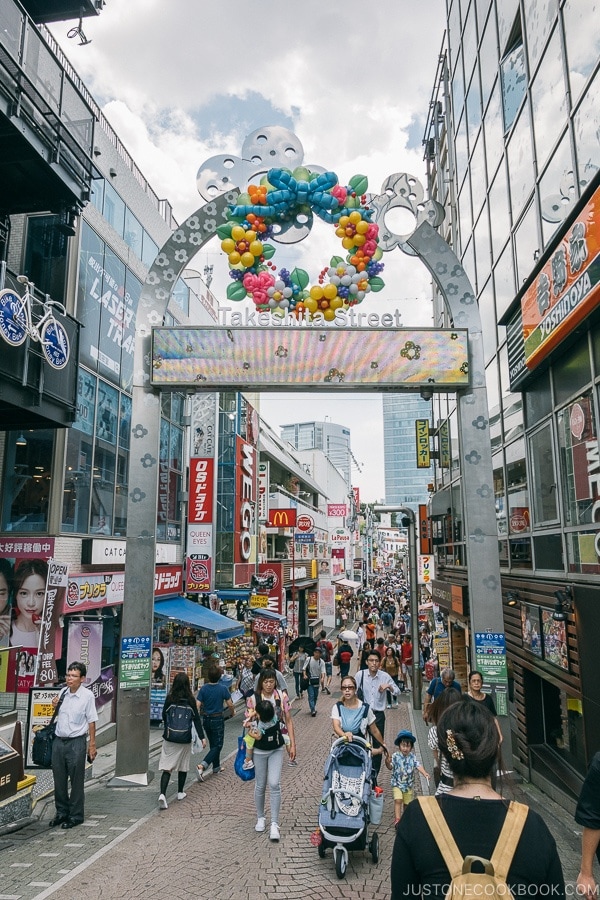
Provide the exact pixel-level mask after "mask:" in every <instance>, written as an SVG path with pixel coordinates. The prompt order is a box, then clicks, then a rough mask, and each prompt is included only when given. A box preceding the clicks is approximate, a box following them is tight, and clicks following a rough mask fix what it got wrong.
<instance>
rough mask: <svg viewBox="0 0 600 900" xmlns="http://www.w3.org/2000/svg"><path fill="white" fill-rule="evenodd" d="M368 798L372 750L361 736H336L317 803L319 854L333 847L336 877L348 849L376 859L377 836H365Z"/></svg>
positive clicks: (342, 871)
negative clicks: (320, 796)
mask: <svg viewBox="0 0 600 900" xmlns="http://www.w3.org/2000/svg"><path fill="white" fill-rule="evenodd" d="M370 797H371V749H370V744H368V743H367V741H365V740H364V739H363V738H361V737H356V736H355V737H353V739H352V741H347V740H346V739H345V738H339V739H338V740H337V741H334V742H333V744H332V745H331V751H330V753H329V756H328V757H327V760H326V762H325V777H324V785H323V796H322V798H321V804H320V806H319V831H320V837H321V841H320V843H319V844H318V850H319V856H320V857H321V859H323V857H324V856H325V851H326V850H327V848H328V847H333V860H334V863H335V872H336V875H337V877H338V878H343V877H344V875H345V874H346V868H347V866H348V850H365V849H366V850H368V851H369V853H370V854H371V856H372V858H373V862H374V863H376V862H377V861H378V860H379V835H378V834H377V833H376V832H374V833H373V834H372V836H371V839H370V840H369V838H368V826H369V800H370Z"/></svg>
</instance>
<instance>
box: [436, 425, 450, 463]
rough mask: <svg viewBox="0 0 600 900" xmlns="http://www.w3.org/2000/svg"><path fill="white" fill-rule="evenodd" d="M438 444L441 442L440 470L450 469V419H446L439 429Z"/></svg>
mask: <svg viewBox="0 0 600 900" xmlns="http://www.w3.org/2000/svg"><path fill="white" fill-rule="evenodd" d="M438 442H439V451H440V459H439V463H440V468H442V469H449V468H450V463H451V459H450V428H449V426H448V419H446V420H445V421H444V422H442V424H441V425H440V427H439V430H438Z"/></svg>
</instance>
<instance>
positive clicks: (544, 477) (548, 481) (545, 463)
mask: <svg viewBox="0 0 600 900" xmlns="http://www.w3.org/2000/svg"><path fill="white" fill-rule="evenodd" d="M529 462H530V466H531V493H532V499H533V521H534V525H536V526H539V525H547V524H549V523H551V522H557V521H558V501H557V495H558V490H557V484H556V472H555V470H554V453H553V449H552V425H551V423H550V422H548V423H547V424H546V425H544V426H543V427H542V428H540V429H539V431H536V433H535V434H533V435H531V437H530V438H529Z"/></svg>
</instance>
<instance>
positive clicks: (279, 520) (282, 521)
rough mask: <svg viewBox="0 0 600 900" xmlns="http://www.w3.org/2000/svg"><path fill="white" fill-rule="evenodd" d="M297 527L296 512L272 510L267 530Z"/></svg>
mask: <svg viewBox="0 0 600 900" xmlns="http://www.w3.org/2000/svg"><path fill="white" fill-rule="evenodd" d="M295 527H296V510H295V509H294V508H293V507H290V509H270V510H269V518H268V519H267V528H295Z"/></svg>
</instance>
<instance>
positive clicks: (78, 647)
mask: <svg viewBox="0 0 600 900" xmlns="http://www.w3.org/2000/svg"><path fill="white" fill-rule="evenodd" d="M67 659H68V661H69V663H71V662H74V661H78V662H82V663H85V665H86V667H87V676H86V677H87V681H86V684H88V685H89V684H91V683H92V682H94V681H96V679H97V678H99V677H100V670H101V668H102V622H69V637H68V642H67Z"/></svg>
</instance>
